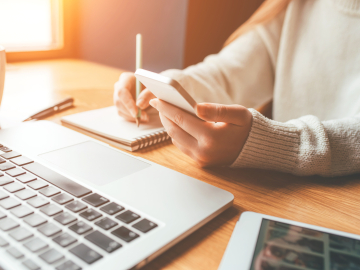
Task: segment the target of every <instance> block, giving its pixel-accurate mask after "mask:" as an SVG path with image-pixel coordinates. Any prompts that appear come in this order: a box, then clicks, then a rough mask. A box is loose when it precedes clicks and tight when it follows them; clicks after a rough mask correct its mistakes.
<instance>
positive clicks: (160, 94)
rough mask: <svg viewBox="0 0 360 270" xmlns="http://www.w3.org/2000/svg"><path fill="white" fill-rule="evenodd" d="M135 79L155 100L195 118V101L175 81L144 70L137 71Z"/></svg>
mask: <svg viewBox="0 0 360 270" xmlns="http://www.w3.org/2000/svg"><path fill="white" fill-rule="evenodd" d="M135 77H136V78H137V79H138V80H139V81H140V82H141V83H142V84H143V85H145V86H146V88H147V89H148V90H150V91H151V92H152V93H153V94H154V95H155V96H156V97H157V98H159V99H161V100H163V101H166V102H168V103H170V104H172V105H174V106H176V107H178V108H180V109H182V110H184V111H187V112H189V113H191V114H192V115H195V116H197V115H196V106H197V103H196V101H195V100H194V99H193V98H192V97H191V96H190V95H189V93H188V92H186V90H185V89H184V88H183V87H182V86H181V85H180V84H179V83H178V82H177V81H176V80H174V79H171V78H169V77H166V76H162V75H160V74H157V73H154V72H151V71H148V70H144V69H137V70H136V72H135Z"/></svg>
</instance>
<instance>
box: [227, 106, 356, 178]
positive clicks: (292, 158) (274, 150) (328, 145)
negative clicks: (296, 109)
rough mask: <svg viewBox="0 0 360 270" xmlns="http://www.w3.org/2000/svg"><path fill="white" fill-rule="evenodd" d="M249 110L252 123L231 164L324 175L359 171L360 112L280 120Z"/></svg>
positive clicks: (300, 173)
mask: <svg viewBox="0 0 360 270" xmlns="http://www.w3.org/2000/svg"><path fill="white" fill-rule="evenodd" d="M250 111H251V113H252V115H253V121H252V127H251V130H250V133H249V136H248V138H247V141H246V143H245V145H244V147H243V149H242V151H241V153H240V155H239V156H238V158H237V159H236V160H235V162H234V163H233V164H232V165H231V166H232V167H247V168H249V167H250V168H259V169H269V170H277V171H282V172H287V173H292V174H296V175H321V176H338V175H346V174H353V173H357V172H360V143H359V142H358V138H360V116H354V117H348V118H343V119H336V120H330V121H322V122H321V121H320V120H319V119H318V118H317V117H315V116H303V117H300V118H298V119H294V120H290V121H288V122H286V123H280V122H276V121H273V120H270V119H268V118H266V117H264V116H263V115H261V114H260V113H259V112H257V111H255V110H252V109H250Z"/></svg>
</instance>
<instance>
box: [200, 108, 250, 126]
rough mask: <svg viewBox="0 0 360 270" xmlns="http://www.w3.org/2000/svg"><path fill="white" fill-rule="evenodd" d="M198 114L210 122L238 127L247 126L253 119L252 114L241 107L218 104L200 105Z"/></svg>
mask: <svg viewBox="0 0 360 270" xmlns="http://www.w3.org/2000/svg"><path fill="white" fill-rule="evenodd" d="M196 114H197V116H199V117H200V118H201V119H203V120H205V121H210V122H224V123H229V124H234V125H238V126H243V125H246V124H247V123H248V122H249V120H251V118H252V114H251V112H250V111H249V110H248V109H246V108H245V107H244V106H240V105H223V104H216V103H199V104H197V107H196Z"/></svg>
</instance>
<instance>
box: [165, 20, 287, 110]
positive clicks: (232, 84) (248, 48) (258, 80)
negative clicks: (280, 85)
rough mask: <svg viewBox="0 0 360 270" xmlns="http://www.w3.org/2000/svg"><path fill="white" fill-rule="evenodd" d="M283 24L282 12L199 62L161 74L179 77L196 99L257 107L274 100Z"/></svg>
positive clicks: (177, 78)
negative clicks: (277, 60) (276, 66)
mask: <svg viewBox="0 0 360 270" xmlns="http://www.w3.org/2000/svg"><path fill="white" fill-rule="evenodd" d="M282 23H283V15H281V16H278V17H277V18H275V19H273V21H271V22H270V23H268V24H267V25H264V26H258V27H257V28H255V29H254V30H252V31H250V32H248V33H246V34H244V35H242V36H240V37H239V38H238V39H236V40H235V41H234V42H232V43H231V44H229V45H228V46H226V47H225V48H223V49H222V50H221V51H220V52H219V53H218V54H214V55H210V56H207V57H206V58H205V59H204V61H203V62H201V63H199V64H197V65H193V66H190V67H188V68H186V69H184V70H175V69H172V70H167V71H164V72H162V74H163V75H165V76H169V77H171V78H173V79H175V80H177V81H178V82H179V83H180V84H181V85H182V86H183V87H184V89H186V91H187V92H188V93H189V94H190V95H191V96H192V97H193V98H194V99H195V100H196V101H197V102H215V103H222V104H233V103H236V104H241V105H243V106H246V107H250V108H257V107H259V106H261V105H262V104H264V103H266V102H268V101H270V100H271V99H272V95H273V88H274V70H275V65H276V57H277V51H278V47H279V40H280V35H281V29H282Z"/></svg>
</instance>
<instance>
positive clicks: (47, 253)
mask: <svg viewBox="0 0 360 270" xmlns="http://www.w3.org/2000/svg"><path fill="white" fill-rule="evenodd" d="M0 144H2V145H3V146H2V147H0V150H3V151H4V154H2V155H1V156H0V157H1V158H2V160H1V162H2V163H0V169H2V171H1V174H3V176H1V177H0V185H1V187H0V266H1V267H2V268H3V269H19V270H20V269H73V270H75V269H80V268H82V269H101V270H104V269H137V268H140V267H142V266H143V265H145V264H146V263H148V262H149V261H151V260H152V259H154V258H155V257H157V256H158V255H160V254H161V253H163V252H164V251H165V250H167V249H168V248H170V247H171V246H173V245H174V244H176V243H177V242H179V241H180V240H181V239H183V238H184V237H186V236H187V235H189V234H190V233H192V232H193V231H195V230H196V229H198V228H199V227H201V226H202V225H204V224H205V223H206V222H208V221H209V220H211V219H212V218H214V217H215V216H217V215H218V214H219V213H221V212H223V211H224V210H225V209H227V208H228V207H230V206H231V205H232V203H233V198H234V197H233V195H232V194H231V193H229V192H227V191H224V190H221V189H219V188H217V187H214V186H212V185H209V184H207V183H204V182H202V181H199V180H196V179H193V178H191V177H188V176H186V175H183V174H181V173H178V172H176V171H173V170H170V169H168V168H165V167H162V166H160V165H157V164H155V163H153V162H150V161H148V160H144V159H142V158H139V157H134V156H132V155H129V154H127V153H124V152H122V151H118V150H116V149H115V148H112V147H110V146H108V145H106V144H104V143H102V142H99V141H96V140H94V139H92V138H90V137H87V136H85V135H82V134H80V133H77V132H74V131H72V130H70V129H67V128H65V127H62V126H60V125H57V124H54V123H52V122H48V121H37V122H28V123H23V124H21V125H18V126H16V127H13V128H10V129H4V130H0ZM9 150H12V151H9ZM32 161H33V162H32ZM29 162H30V163H29ZM35 178H36V179H35Z"/></svg>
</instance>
